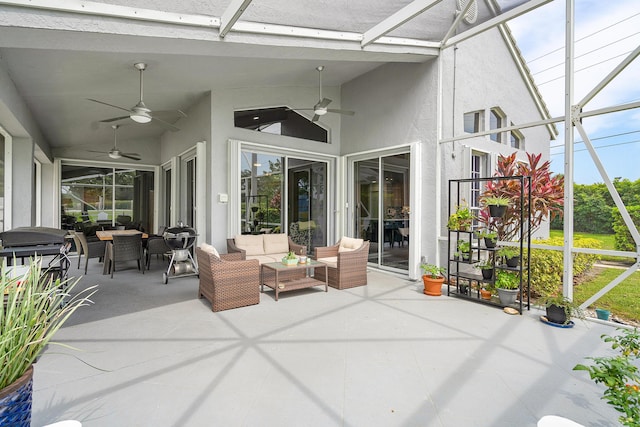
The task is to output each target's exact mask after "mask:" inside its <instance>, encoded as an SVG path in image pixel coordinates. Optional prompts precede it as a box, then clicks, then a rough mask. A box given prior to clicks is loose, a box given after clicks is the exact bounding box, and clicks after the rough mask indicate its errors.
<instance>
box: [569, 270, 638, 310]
mask: <svg viewBox="0 0 640 427" xmlns="http://www.w3.org/2000/svg"><path fill="white" fill-rule="evenodd" d="M596 271H598V274H597V275H596V277H595V278H594V279H593V280H590V281H588V282H584V283H581V284H580V285H577V286H575V287H574V288H573V299H574V301H576V302H577V303H582V302H584V301H586V300H587V299H588V298H589V297H590V296H591V295H593V294H595V293H596V292H598V291H599V290H600V289H602V288H603V287H604V286H606V285H607V284H608V283H609V282H611V281H612V280H613V279H615V278H616V277H617V276H619V275H620V274H621V273H622V272H623V271H624V270H621V269H615V268H603V269H600V268H598V269H597V270H596ZM596 307H597V308H605V309H607V310H610V311H611V314H612V315H614V316H618V317H620V318H622V319H628V320H633V321H635V322H639V321H640V272H636V273H633V274H632V275H631V276H630V277H629V278H628V279H627V280H625V281H623V282H622V283H620V284H619V285H618V286H616V287H615V288H613V289H612V290H611V291H609V292H608V293H607V294H606V295H604V296H603V297H602V298H600V299H599V300H598V301H596V302H595V304H593V306H592V307H591V308H596Z"/></svg>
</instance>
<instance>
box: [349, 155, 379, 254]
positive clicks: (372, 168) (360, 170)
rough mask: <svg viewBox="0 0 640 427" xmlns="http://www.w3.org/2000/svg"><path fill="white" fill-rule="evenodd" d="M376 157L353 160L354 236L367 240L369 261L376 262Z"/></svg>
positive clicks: (377, 230) (377, 199)
mask: <svg viewBox="0 0 640 427" xmlns="http://www.w3.org/2000/svg"><path fill="white" fill-rule="evenodd" d="M378 163H379V162H378V159H371V160H363V161H359V162H355V177H356V191H355V194H356V209H355V212H356V218H355V219H356V228H355V234H356V237H358V238H361V239H364V240H369V241H370V244H369V262H371V263H374V264H378V242H380V241H381V239H380V236H379V231H380V230H379V227H378V224H379V208H378V207H379V204H380V197H379V194H380V188H379V183H378V179H379V175H380V168H379V167H378Z"/></svg>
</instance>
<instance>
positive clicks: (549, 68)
mask: <svg viewBox="0 0 640 427" xmlns="http://www.w3.org/2000/svg"><path fill="white" fill-rule="evenodd" d="M638 34H640V31H637V32H635V33H633V34H630V35H628V36H627V37H623V38H621V39H618V40H615V41H613V42H611V43H607V44H605V45H604V46H600V47H597V48H595V49H593V50H590V51H589V52H585V53H583V54H582V55H578V56H576V57H575V58H574V59H579V58H582V57H583V56H587V55H589V54H591V53H594V52H597V51H599V50H600V49H604V48H605V47H609V46H611V45H613V44H616V43H618V42H621V41H624V40H626V39H628V38H631V37H633V36H636V35H638ZM561 65H564V61H563V62H560V63H558V64H555V65H551V66H550V67H547V68H545V69H544V70H539V71H536V72H535V73H532V74H531V75H532V76H535V75H536V74H540V73H544V72H545V71H549V70H551V69H552V68H556V67H559V66H561Z"/></svg>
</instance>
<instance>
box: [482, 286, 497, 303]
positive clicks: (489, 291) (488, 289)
mask: <svg viewBox="0 0 640 427" xmlns="http://www.w3.org/2000/svg"><path fill="white" fill-rule="evenodd" d="M493 289H494V287H493V283H483V285H482V288H480V298H482V299H485V300H490V299H491V295H493Z"/></svg>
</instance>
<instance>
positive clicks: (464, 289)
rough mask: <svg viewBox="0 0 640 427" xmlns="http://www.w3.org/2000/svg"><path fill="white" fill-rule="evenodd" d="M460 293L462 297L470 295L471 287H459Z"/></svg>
mask: <svg viewBox="0 0 640 427" xmlns="http://www.w3.org/2000/svg"><path fill="white" fill-rule="evenodd" d="M458 293H460V294H461V295H469V285H458Z"/></svg>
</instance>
